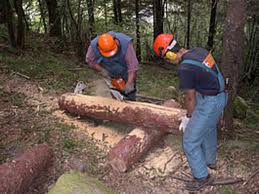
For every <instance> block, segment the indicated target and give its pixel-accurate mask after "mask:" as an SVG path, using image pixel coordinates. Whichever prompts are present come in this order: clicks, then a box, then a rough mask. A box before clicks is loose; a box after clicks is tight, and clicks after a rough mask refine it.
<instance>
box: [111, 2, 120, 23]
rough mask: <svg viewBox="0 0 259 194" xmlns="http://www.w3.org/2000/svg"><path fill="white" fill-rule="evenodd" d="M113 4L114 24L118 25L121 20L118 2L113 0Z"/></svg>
mask: <svg viewBox="0 0 259 194" xmlns="http://www.w3.org/2000/svg"><path fill="white" fill-rule="evenodd" d="M112 4H113V14H114V24H118V23H119V20H118V12H117V1H116V0H112Z"/></svg>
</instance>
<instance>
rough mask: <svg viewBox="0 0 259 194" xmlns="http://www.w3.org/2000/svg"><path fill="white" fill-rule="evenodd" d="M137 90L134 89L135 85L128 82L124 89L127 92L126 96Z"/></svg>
mask: <svg viewBox="0 0 259 194" xmlns="http://www.w3.org/2000/svg"><path fill="white" fill-rule="evenodd" d="M134 90H135V88H134V84H133V83H132V84H131V83H129V82H127V83H126V85H125V86H124V88H123V91H124V92H125V94H129V93H131V92H133V91H134Z"/></svg>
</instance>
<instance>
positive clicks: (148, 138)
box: [107, 128, 166, 172]
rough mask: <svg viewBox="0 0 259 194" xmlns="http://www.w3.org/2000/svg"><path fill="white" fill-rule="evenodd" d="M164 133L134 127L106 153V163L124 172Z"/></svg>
mask: <svg viewBox="0 0 259 194" xmlns="http://www.w3.org/2000/svg"><path fill="white" fill-rule="evenodd" d="M164 134H166V133H165V132H163V131H159V130H155V129H145V128H135V129H133V130H132V131H131V132H130V133H129V134H128V135H126V136H125V137H124V138H123V139H122V140H120V141H119V143H118V144H117V145H116V146H115V147H113V148H112V149H111V150H110V151H109V153H108V157H107V159H108V163H109V164H110V165H111V166H112V168H113V169H114V170H116V171H118V172H126V171H127V170H128V169H129V168H130V166H131V165H132V164H134V163H135V162H137V161H138V160H139V159H140V158H141V156H143V155H144V154H145V153H146V152H147V151H148V150H149V149H150V148H151V147H152V146H153V145H155V144H156V143H157V142H158V141H159V140H160V139H161V137H162V136H163V135H164Z"/></svg>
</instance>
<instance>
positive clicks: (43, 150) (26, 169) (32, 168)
mask: <svg viewBox="0 0 259 194" xmlns="http://www.w3.org/2000/svg"><path fill="white" fill-rule="evenodd" d="M51 158H52V151H51V150H50V148H49V146H48V145H46V144H39V145H36V146H34V147H33V148H31V149H28V150H27V151H26V152H25V153H24V154H22V155H21V156H19V157H18V158H16V159H15V160H13V161H10V162H7V163H4V164H2V165H0V193H6V194H11V193H12V194H16V193H17V194H21V193H25V192H26V190H28V188H29V186H30V185H31V183H32V182H33V180H34V179H35V178H36V177H37V176H39V175H40V173H41V172H42V171H43V170H45V169H46V168H47V167H48V166H49V163H50V161H51Z"/></svg>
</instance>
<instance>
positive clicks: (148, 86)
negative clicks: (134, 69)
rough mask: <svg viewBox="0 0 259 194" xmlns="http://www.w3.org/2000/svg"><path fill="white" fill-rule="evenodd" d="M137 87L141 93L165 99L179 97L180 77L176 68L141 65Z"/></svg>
mask: <svg viewBox="0 0 259 194" xmlns="http://www.w3.org/2000/svg"><path fill="white" fill-rule="evenodd" d="M137 88H138V90H139V93H140V94H142V95H147V96H154V97H158V98H163V99H171V98H174V99H178V98H179V91H178V89H177V88H178V77H177V74H176V69H175V68H174V69H173V68H172V69H169V70H168V69H164V68H162V67H159V66H152V65H141V67H140V69H139V71H138V79H137Z"/></svg>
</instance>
